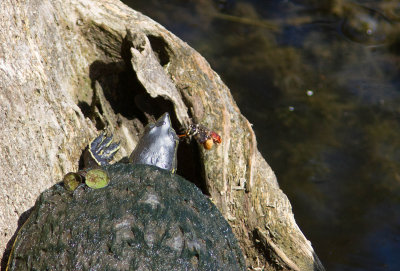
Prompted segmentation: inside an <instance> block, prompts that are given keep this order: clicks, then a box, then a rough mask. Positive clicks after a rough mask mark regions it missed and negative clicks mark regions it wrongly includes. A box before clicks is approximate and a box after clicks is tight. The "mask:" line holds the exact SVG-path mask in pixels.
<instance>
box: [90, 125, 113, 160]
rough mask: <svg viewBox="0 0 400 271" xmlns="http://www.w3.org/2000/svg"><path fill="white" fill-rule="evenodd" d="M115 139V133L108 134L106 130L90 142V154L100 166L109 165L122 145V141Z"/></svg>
mask: <svg viewBox="0 0 400 271" xmlns="http://www.w3.org/2000/svg"><path fill="white" fill-rule="evenodd" d="M112 141H113V135H111V136H106V133H105V132H102V133H101V134H100V135H99V136H98V137H96V138H95V139H93V140H92V141H91V142H90V143H89V152H90V156H91V157H92V158H93V159H94V160H95V161H96V163H97V164H98V165H100V166H105V165H108V163H109V162H110V161H111V160H112V159H113V157H114V155H115V154H116V153H117V151H118V150H119V147H120V143H119V142H118V143H115V142H112Z"/></svg>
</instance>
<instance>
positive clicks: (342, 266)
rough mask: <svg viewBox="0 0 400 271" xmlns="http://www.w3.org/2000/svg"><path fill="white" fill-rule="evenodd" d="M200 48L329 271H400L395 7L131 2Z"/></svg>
mask: <svg viewBox="0 0 400 271" xmlns="http://www.w3.org/2000/svg"><path fill="white" fill-rule="evenodd" d="M125 2H126V3H127V4H130V6H131V7H133V8H134V9H136V10H139V11H141V12H143V13H144V14H146V15H148V16H150V17H151V18H153V19H155V20H156V21H158V22H160V23H161V24H162V25H164V26H165V27H167V29H169V30H170V31H172V32H173V33H175V34H176V35H177V36H179V37H180V38H181V39H183V40H184V41H186V42H188V43H189V44H190V45H191V46H192V47H194V48H195V49H196V50H198V51H199V52H200V53H201V54H202V55H203V56H204V57H205V58H206V59H207V60H208V61H209V62H210V64H211V66H212V67H213V69H214V70H216V71H217V72H218V73H219V74H220V75H221V77H222V78H223V80H224V81H225V82H226V84H227V85H228V87H229V88H230V89H231V91H232V94H233V96H234V98H235V100H236V101H237V103H238V105H239V108H240V109H241V111H242V113H243V114H244V115H245V116H246V117H247V118H248V119H249V121H250V122H251V123H253V124H254V126H253V127H254V129H255V132H256V134H257V141H258V148H259V149H260V151H261V152H262V153H263V155H264V157H265V158H266V160H267V161H268V163H269V164H270V165H271V167H272V168H273V169H274V171H275V173H276V175H277V177H278V181H279V183H280V185H281V188H282V189H283V190H284V191H285V193H286V194H287V195H288V197H289V198H290V201H291V203H292V205H293V211H294V213H295V218H296V221H297V222H298V224H299V226H300V228H301V229H302V231H303V232H304V233H305V235H306V236H307V238H308V239H309V240H311V242H312V244H313V247H314V249H315V250H316V252H317V254H318V256H319V257H320V258H321V260H322V262H323V264H324V265H325V267H326V268H327V269H328V270H352V271H353V270H400V259H399V257H398V255H399V254H400V123H399V120H400V108H399V102H400V76H399V67H400V4H399V3H398V2H397V1H372V0H370V1H345V0H343V1H313V0H309V1H301V0H292V1H277V0H274V1H257V0H248V1H235V0H219V1H217V0H214V1H213V0H196V1H189V0H171V1H161V0H159V1H157V0H146V1H143V0H136V1H133V0H131V1H125Z"/></svg>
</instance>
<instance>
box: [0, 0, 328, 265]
mask: <svg viewBox="0 0 400 271" xmlns="http://www.w3.org/2000/svg"><path fill="white" fill-rule="evenodd" d="M0 14H1V20H0V41H1V47H0V125H1V127H2V129H1V130H0V150H1V151H0V159H1V161H2V163H1V164H0V176H1V180H0V190H1V192H0V205H1V209H0V229H1V236H0V243H1V244H2V246H1V249H2V250H4V249H5V248H6V247H5V245H6V244H7V242H8V245H7V248H8V249H10V248H11V244H12V236H13V234H14V235H15V233H16V232H15V231H16V229H17V221H18V219H19V217H21V219H20V221H22V220H23V218H24V217H25V216H23V215H22V214H23V212H25V211H26V210H28V209H29V208H30V207H32V206H33V204H34V201H35V199H36V197H37V196H38V195H39V193H40V192H41V191H43V190H44V189H46V188H48V187H50V186H51V185H52V184H54V183H55V182H57V181H59V180H60V179H61V177H62V175H64V174H65V173H67V172H68V171H74V170H77V168H78V160H79V157H80V155H81V153H82V150H83V148H84V147H85V146H86V145H87V143H88V141H89V140H90V139H91V138H92V137H93V136H94V135H95V134H96V128H97V129H102V128H107V129H108V130H110V131H112V132H113V133H114V134H115V137H116V138H117V139H119V140H121V143H122V148H121V151H120V153H119V156H117V157H116V158H117V159H120V158H122V157H124V156H127V155H128V154H129V152H130V151H131V150H132V149H133V147H134V146H135V144H136V142H137V139H138V134H140V132H141V131H142V129H143V124H145V123H146V122H147V121H148V120H149V119H154V117H157V116H158V115H159V114H160V113H162V112H164V111H169V112H170V114H171V115H172V116H173V121H174V126H175V128H176V129H178V130H179V129H183V128H185V127H187V125H188V124H189V123H190V122H191V121H194V122H197V123H202V124H204V125H205V126H207V127H210V128H212V129H213V130H215V131H217V132H219V133H220V134H221V136H222V144H220V146H218V147H216V148H213V149H212V150H211V151H207V150H205V149H203V148H201V147H199V146H197V145H196V144H194V143H192V144H190V145H185V144H184V143H182V144H181V145H182V146H181V148H180V149H181V150H180V154H179V155H180V157H183V159H179V158H178V163H181V167H180V166H179V164H178V168H179V167H180V168H181V169H179V170H180V172H181V174H182V175H184V176H185V177H186V178H187V179H189V180H192V181H194V182H195V183H196V184H197V185H198V186H200V187H201V188H202V189H203V192H204V193H207V194H209V195H210V196H211V198H212V200H213V202H214V203H215V205H216V206H217V207H218V208H219V210H220V211H221V212H222V214H223V215H224V216H225V218H226V219H227V220H228V221H229V223H230V225H231V226H232V228H233V231H234V233H235V235H236V236H237V238H238V239H239V242H240V245H241V247H242V249H243V251H244V253H245V255H246V257H247V264H248V266H249V268H250V269H251V268H253V269H254V270H257V267H259V268H262V267H265V270H277V269H286V270H323V266H322V265H321V263H320V261H319V259H318V257H317V256H316V254H315V253H314V251H313V249H312V247H311V244H310V242H309V241H307V239H306V238H305V237H304V235H303V234H302V232H301V231H300V229H299V228H298V227H297V225H296V222H295V220H294V216H293V213H292V209H291V205H290V203H289V201H288V199H287V197H286V196H285V194H284V193H283V192H282V191H281V190H280V189H279V186H278V183H277V181H276V177H275V175H274V173H273V171H272V170H271V168H270V167H269V165H268V164H267V162H266V161H265V160H264V158H263V157H262V156H261V154H260V153H259V151H258V150H257V143H256V138H255V135H254V132H253V130H252V128H251V124H250V123H249V122H248V121H247V120H246V118H245V117H244V116H243V115H241V113H240V111H239V109H238V107H237V105H236V103H235V101H234V100H233V98H232V96H231V94H230V92H229V89H228V88H227V87H226V86H225V84H224V83H223V82H222V80H221V79H220V77H219V76H218V75H217V74H216V73H215V72H214V71H213V70H212V69H211V68H210V65H209V64H208V63H207V62H206V60H205V59H204V58H203V57H202V56H200V55H199V54H198V53H197V52H196V51H195V50H193V49H192V48H190V47H189V46H188V45H187V44H186V43H184V42H183V41H181V40H180V39H179V38H177V37H176V36H174V35H173V34H172V33H170V32H168V31H167V30H166V29H165V28H163V27H162V26H161V25H159V24H157V23H156V22H154V21H152V20H151V19H149V18H148V17H146V16H144V15H142V14H141V13H138V12H136V11H134V10H132V9H130V8H128V7H127V6H125V5H124V4H122V3H121V2H119V1H116V0H101V1H93V0H70V1H59V0H57V1H48V0H47V1H38V0H33V1H27V2H21V3H15V1H11V0H3V1H1V3H0ZM178 172H179V171H178ZM4 255H7V253H4ZM5 258H6V257H3V266H4V260H5Z"/></svg>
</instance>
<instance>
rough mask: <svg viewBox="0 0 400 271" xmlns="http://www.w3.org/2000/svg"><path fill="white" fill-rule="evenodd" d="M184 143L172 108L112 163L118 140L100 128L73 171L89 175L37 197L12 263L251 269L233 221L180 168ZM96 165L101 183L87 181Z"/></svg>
mask: <svg viewBox="0 0 400 271" xmlns="http://www.w3.org/2000/svg"><path fill="white" fill-rule="evenodd" d="M178 143H179V141H178V136H177V135H176V133H175V130H174V129H173V128H172V126H171V121H170V117H169V114H168V113H165V114H164V115H162V116H161V117H160V118H159V119H158V120H157V121H156V122H155V123H152V124H148V125H147V126H146V127H145V131H144V133H143V135H142V137H141V138H140V140H139V142H138V144H137V146H136V148H135V149H134V150H133V152H132V154H131V155H130V156H129V159H128V162H117V163H114V164H111V163H110V160H111V158H112V157H113V156H114V154H115V153H116V152H117V150H118V148H119V144H118V143H112V135H111V136H109V137H107V136H106V135H105V134H100V135H99V136H98V137H97V138H95V139H94V140H93V141H92V142H91V143H90V144H89V146H88V153H89V158H90V159H89V161H88V163H87V164H88V165H87V168H85V169H83V170H82V171H79V172H76V173H73V174H70V175H69V176H70V177H71V176H72V179H73V180H75V181H76V180H80V178H83V179H84V180H85V182H83V181H82V182H81V183H78V184H77V185H75V186H72V187H70V186H69V185H68V182H59V183H57V184H55V185H54V186H53V187H51V188H49V189H48V190H45V191H44V192H43V193H42V194H41V195H40V196H39V197H38V199H37V201H36V203H35V206H34V207H33V211H32V213H31V214H30V216H29V218H28V220H27V221H26V222H25V224H24V225H23V226H22V227H21V229H20V230H19V232H18V234H17V237H16V240H15V242H14V245H13V248H12V251H11V253H10V257H9V261H8V264H7V269H6V270H10V271H11V270H246V263H245V258H244V256H243V253H242V251H241V248H240V246H239V244H238V241H237V239H236V238H235V236H234V234H233V232H232V229H231V227H230V226H229V224H228V222H227V221H226V220H225V219H224V217H223V216H222V214H221V213H220V212H219V211H218V209H217V208H216V206H215V205H214V204H213V203H212V202H211V200H210V199H209V198H208V197H207V196H205V195H204V194H203V193H202V192H201V190H200V189H199V188H197V187H196V186H195V185H194V184H192V183H191V182H189V181H188V180H186V179H184V178H183V177H181V176H179V175H177V174H176V173H175V172H176V168H177V148H178ZM95 170H97V171H98V172H100V173H101V174H103V176H102V177H101V178H105V180H106V181H105V182H104V183H103V184H102V185H100V186H99V187H91V185H89V184H87V183H88V182H87V181H88V179H90V174H91V172H93V171H95ZM101 174H100V175H101ZM67 175H68V174H67ZM67 179H68V178H67ZM65 180H66V178H65V177H64V181H65ZM89 183H90V182H89Z"/></svg>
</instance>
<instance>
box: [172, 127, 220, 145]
mask: <svg viewBox="0 0 400 271" xmlns="http://www.w3.org/2000/svg"><path fill="white" fill-rule="evenodd" d="M178 136H179V137H180V138H183V137H192V136H193V137H194V138H195V139H196V141H197V142H198V143H199V144H201V145H203V147H204V148H205V149H206V150H211V148H212V147H213V145H214V143H217V144H219V143H221V142H222V140H221V137H220V135H219V134H217V133H216V132H214V131H211V130H210V129H208V128H207V127H205V126H203V125H201V124H196V123H193V124H190V125H189V127H188V128H187V129H186V131H185V133H184V134H182V135H178Z"/></svg>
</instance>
